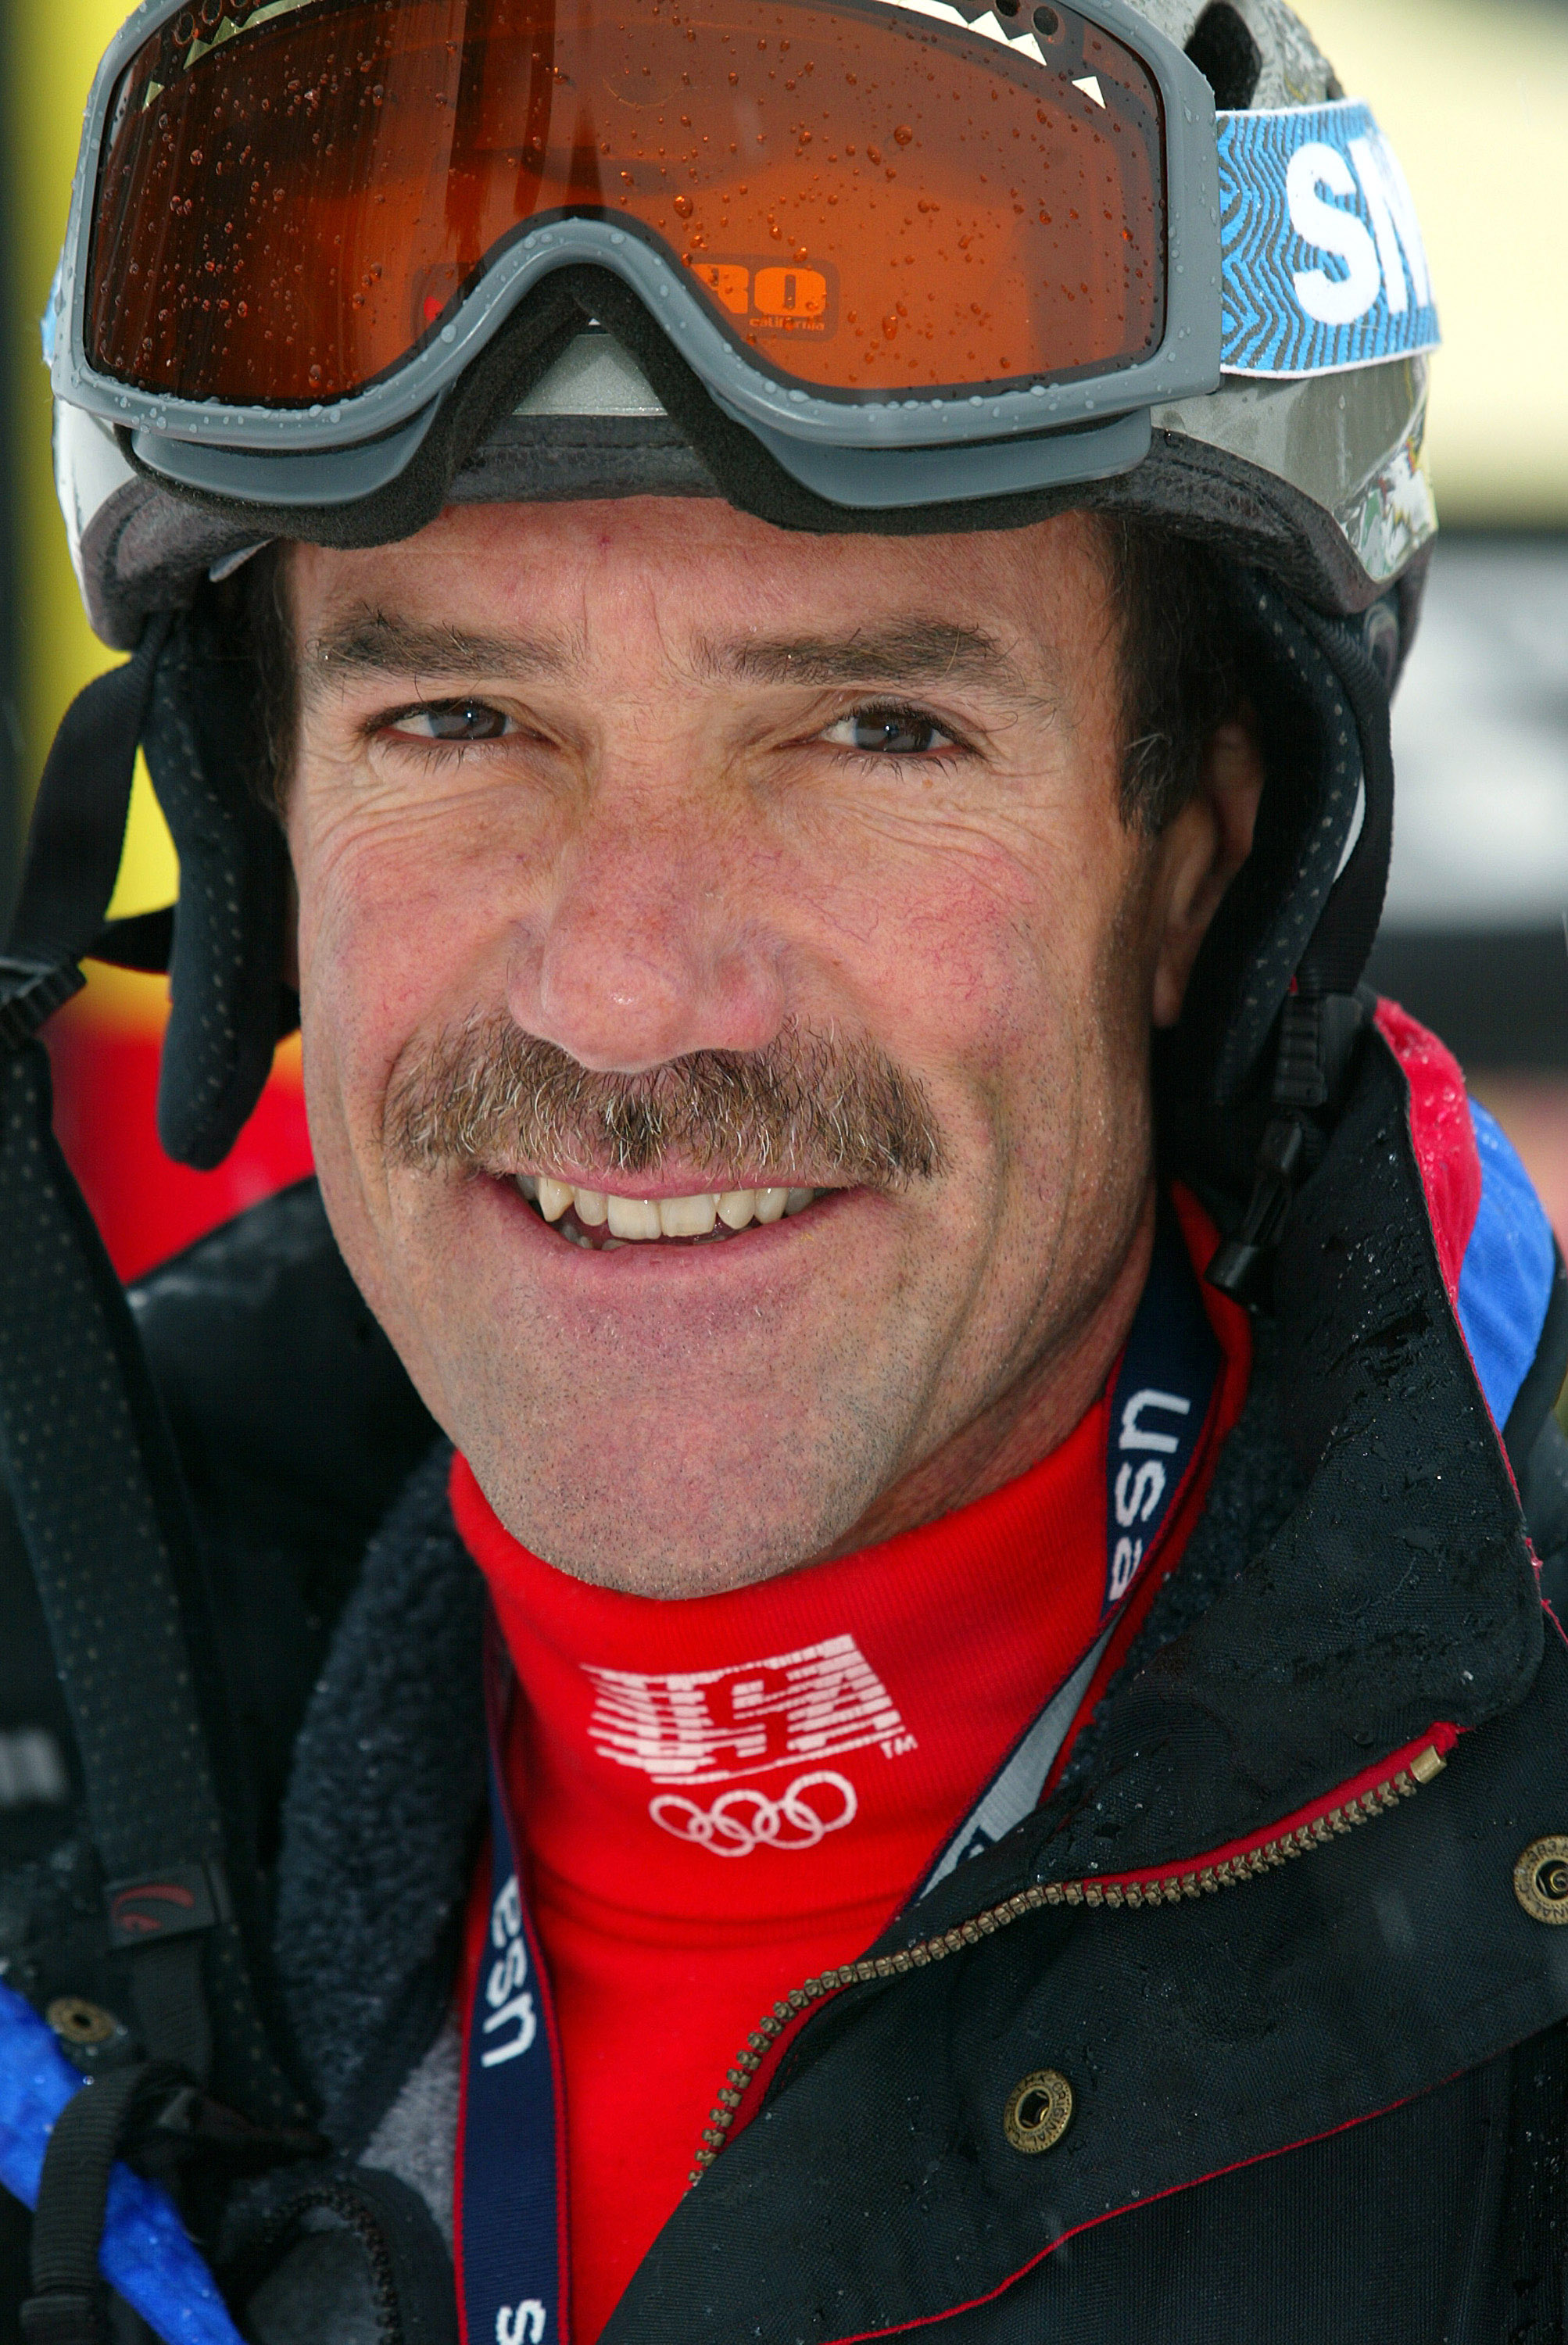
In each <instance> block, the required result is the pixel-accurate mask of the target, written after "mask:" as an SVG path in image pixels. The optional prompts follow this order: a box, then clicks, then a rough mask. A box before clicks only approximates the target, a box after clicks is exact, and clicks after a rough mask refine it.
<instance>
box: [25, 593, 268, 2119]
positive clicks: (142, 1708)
mask: <svg viewBox="0 0 1568 2345" xmlns="http://www.w3.org/2000/svg"><path fill="white" fill-rule="evenodd" d="M172 624H173V622H172V618H171V616H170V615H169V614H160V615H159V616H158V617H157V618H155V619H153V620H149V622H148V625H147V627H146V629H145V630H144V633H143V635H142V639H141V642H140V645H138V647H137V652H136V654H135V655H134V656H133V657H132V659H131V660H129V661H128V662H127V664H126V665H125V666H123V667H120V668H117V669H115V670H113V671H112V672H111V673H110V674H108V675H104V676H100V677H98V678H97V681H96V683H94V684H91V685H88V686H87V689H86V691H84V692H83V693H81V694H79V695H77V698H76V701H75V702H74V703H73V704H72V706H71V708H70V709H69V710H68V711H67V713H66V717H65V719H64V721H63V723H62V724H61V726H60V729H59V732H58V734H57V735H56V739H55V743H54V746H52V748H51V750H50V752H49V756H48V760H47V763H46V767H45V772H44V777H43V780H42V782H41V784H40V786H39V793H38V801H37V805H36V808H35V812H34V818H33V827H32V832H31V836H30V840H29V847H28V853H27V859H26V865H25V874H24V878H23V884H22V889H21V893H20V896H19V898H18V900H17V906H16V910H15V916H14V919H13V923H12V929H11V932H10V938H9V948H10V949H9V953H8V955H7V959H6V961H5V962H0V1229H4V1231H5V1244H3V1245H0V1465H3V1467H4V1469H5V1477H6V1480H7V1483H8V1485H9V1488H10V1492H11V1497H12V1500H13V1503H14V1505H15V1510H16V1515H17V1518H18V1522H19V1525H20V1528H21V1530H22V1533H23V1537H24V1538H25V1542H26V1546H27V1551H28V1556H29V1559H30V1561H31V1564H32V1568H33V1574H34V1579H35V1580H36V1585H37V1589H38V1595H39V1599H40V1601H41V1604H42V1607H43V1610H44V1614H45V1618H46V1620H47V1623H48V1627H49V1634H50V1640H51V1642H52V1644H53V1647H54V1651H55V1660H56V1668H57V1670H58V1672H59V1676H60V1681H61V1686H62V1690H63V1691H64V1694H65V1697H66V1703H67V1706H68V1708H69V1711H70V1713H71V1721H72V1726H73V1729H74V1731H75V1733H76V1742H77V1747H78V1751H79V1753H80V1758H81V1764H82V1773H83V1780H84V1787H85V1791H86V1795H87V1816H88V1822H89V1825H90V1828H91V1832H92V1837H93V1842H94V1844H95V1847H96V1849H97V1855H98V1858H99V1861H100V1863H102V1866H103V1869H104V1873H105V1875H106V1877H107V1879H108V1880H110V1881H111V1882H115V1881H118V1882H119V1883H136V1882H140V1883H152V1884H154V1885H155V1886H156V1884H158V1882H159V1881H160V1879H162V1880H165V1881H172V1884H173V1895H172V1898H166V1900H165V1902H164V1905H163V1907H162V1908H161V1909H160V1907H159V1904H158V1899H157V1898H156V1896H154V1897H152V1898H150V1899H148V1898H143V1899H141V1900H139V1901H138V1902H139V1905H140V1907H141V1909H142V1910H141V1912H140V1914H139V1919H138V1931H141V1932H145V1934H146V1940H147V1943H145V1944H137V1946H136V1947H135V1949H134V1951H133V1952H131V1954H129V1956H128V1960H129V1962H130V1964H131V1969H132V1997H133V2001H134V2003H135V2005H136V2006H137V2020H138V2023H139V2026H140V2030H141V2033H142V2036H143V2040H144V2043H145V2044H146V2046H147V2048H148V2051H149V2052H151V2053H152V2054H154V2055H155V2056H158V2055H168V2056H178V2058H179V2059H180V2061H181V2062H182V2064H184V2065H186V2066H188V2067H189V2069H190V2070H191V2072H192V2073H193V2074H195V2075H197V2076H200V2077H202V2078H203V2079H205V2076H206V2074H207V2071H208V2067H209V2060H210V2054H211V2049H212V2040H213V2025H212V2023H213V2020H214V2019H216V2022H217V2029H216V2033H217V2038H218V2046H219V2054H220V2059H219V2069H220V2082H221V2087H222V2093H223V2097H224V2098H225V2099H227V2100H229V2101H231V2102H234V2103H236V2104H237V2105H238V2106H240V2107H241V2108H242V2109H244V2110H245V2111H246V2112H247V2114H249V2115H251V2116H253V2117H256V2118H257V2119H259V2120H260V2121H261V2122H263V2123H273V2124H289V2123H297V2122H298V2121H299V2120H300V2117H302V2116H303V2115H304V2111H303V2108H302V2106H301V2103H300V2098H299V2096H298V2095H297V2094H296V2092H295V2091H294V2090H293V2089H292V2087H291V2086H290V2084H289V2082H288V2080H287V2078H286V2077H285V2076H284V2075H283V2073H282V2071H281V2069H280V2066H279V2065H278V2062H277V2060H276V2058H275V2056H274V2055H273V2052H272V2048H271V2046H270V2040H269V2037H268V2034H267V2031H266V2028H265V2026H264V2025H263V2023H262V2019H261V2015H260V2011H259V2009H258V2007H257V2004H256V1998H255V1994H254V1989H253V1985H252V1980H251V1976H250V1972H249V1963H248V1961H247V1956H246V1951H245V1946H244V1943H243V1941H242V1939H241V1936H240V1931H239V1925H238V1924H237V1922H236V1920H235V1919H234V1917H233V1914H232V1910H231V1908H230V1906H229V1897H228V1894H227V1893H226V1891H225V1890H224V1887H223V1884H224V1882H225V1875H226V1871H227V1873H229V1875H230V1876H231V1877H233V1880H234V1887H235V1892H236V1894H237V1896H238V1897H239V1900H240V1903H241V1907H242V1912H247V1913H249V1914H251V1916H252V1918H253V1921H254V1924H255V1936H256V1939H257V1942H258V1943H262V1942H263V1925H262V1924H261V1921H260V1912H259V1903H260V1901H259V1897H258V1894H257V1893H256V1890H255V1888H254V1886H253V1884H252V1883H251V1882H250V1879H249V1863H248V1861H247V1859H246V1855H245V1851H246V1847H247V1842H246V1837H245V1834H244V1833H243V1832H242V1830H241V1828H240V1824H239V1818H238V1817H236V1816H230V1817H229V1818H227V1819H226V1818H225V1815H224V1812H223V1811H222V1809H221V1807H220V1803H219V1792H218V1787H217V1784H216V1783H215V1781H214V1777H213V1772H212V1767H211V1763H210V1761H209V1747H208V1746H209V1737H213V1738H215V1739H216V1740H218V1741H221V1740H222V1739H223V1738H224V1737H225V1736H226V1734H227V1731H228V1727H227V1720H228V1704H227V1701H226V1699H225V1695H224V1690H223V1689H222V1687H221V1686H220V1685H219V1684H218V1683H216V1682H215V1681H214V1680H213V1679H212V1675H211V1673H212V1671H213V1670H214V1667H215V1664H214V1662H213V1660H212V1659H211V1656H212V1655H213V1652H214V1650H215V1646H214V1641H213V1639H212V1636H211V1632H210V1628H209V1623H208V1621H207V1619H206V1616H205V1601H206V1589H205V1580H204V1578H203V1574H202V1571H201V1567H200V1563H199V1557H198V1555H197V1553H196V1549H195V1544H194V1536H193V1534H192V1532H191V1530H190V1528H189V1524H188V1517H187V1512H186V1502H185V1497H184V1491H183V1486H182V1484H181V1481H180V1477H179V1470H178V1463H177V1461H176V1459H175V1457H174V1455H173V1451H172V1447H171V1446H170V1443H169V1441H168V1432H167V1428H166V1427H165V1426H164V1423H163V1417H162V1411H161V1407H160V1405H159V1403H158V1396H157V1393H156V1391H155V1389H154V1387H153V1385H152V1380H151V1376H150V1374H149V1372H148V1366H147V1363H146V1360H145V1358H144V1356H143V1354H142V1350H141V1345H140V1342H139V1340H138V1338H137V1333H136V1330H135V1327H134V1325H133V1324H132V1322H131V1317H130V1313H129V1310H128V1308H127V1304H126V1299H125V1294H124V1292H123V1290H122V1288H121V1286H120V1284H119V1281H118V1279H117V1277H116V1275H115V1273H114V1270H113V1267H112V1265H111V1264H110V1263H109V1260H108V1257H107V1254H105V1252H104V1249H103V1245H102V1243H101V1241H100V1240H99V1237H98V1234H97V1229H96V1227H95V1226H94V1223H93V1221H92V1217H91V1215H90V1214H89V1213H88V1212H87V1207H86V1205H85V1203H83V1201H82V1197H81V1193H80V1192H79V1191H78V1190H77V1188H76V1183H75V1182H74V1180H73V1179H72V1177H71V1174H70V1172H69V1169H68V1167H67V1166H66V1161H65V1158H64V1157H63V1155H62V1154H61V1152H60V1150H59V1148H58V1145H57V1144H56V1141H55V1137H54V1132H53V1129H52V1118H51V1091H50V1079H49V1064H48V1060H47V1057H46V1053H45V1051H44V1049H43V1047H42V1045H41V1044H40V1043H39V1042H37V1041H33V1040H29V1039H28V1037H29V1035H30V1034H31V1032H32V1031H33V1030H34V1029H35V1028H36V1024H37V1023H39V1022H41V1018H42V1016H44V1015H46V1014H47V1011H48V1010H49V1009H50V1008H51V1007H54V1006H56V1005H57V1002H58V1001H59V1000H62V999H65V998H66V996H68V993H69V992H70V990H72V989H73V987H74V985H75V984H76V982H78V981H79V978H78V972H77V971H76V960H77V959H79V958H80V957H81V955H82V954H83V953H84V952H86V951H87V949H89V948H90V947H91V946H92V944H93V943H94V942H95V940H96V939H97V938H98V936H99V934H100V932H101V930H102V929H103V927H104V914H105V910H106V908H107V903H108V899H109V897H110V894H111V893H112V891H113V888H114V883H115V878H116V876H117V866H118V861H119V855H120V849H121V846H122V844H123V839H124V832H125V822H126V815H127V808H128V806H129V800H130V789H131V778H132V775H133V773H134V770H135V764H136V753H137V741H138V739H139V737H140V735H141V731H142V729H143V726H145V724H146V722H147V721H148V710H149V707H150V705H151V697H152V692H153V686H154V684H155V681H156V677H157V675H158V663H159V660H160V658H161V656H162V655H163V652H164V648H165V645H166V644H167V643H168V638H169V634H170V629H171V625H172ZM7 1010H8V1011H9V1013H10V1014H9V1017H7V1015H6V1012H7ZM6 1046H8V1047H6ZM204 1672H205V1674H204ZM227 1780H228V1781H229V1782H230V1783H237V1782H238V1780H239V1777H238V1770H237V1769H235V1768H233V1767H232V1766H231V1767H230V1768H229V1770H228V1776H227ZM192 1876H194V1877H195V1878H196V1879H198V1880H200V1881H207V1882H210V1883H212V1884H213V1886H214V1890H215V1894H214V1895H213V1897H212V1899H211V1901H210V1903H211V1907H212V1913H211V1918H210V1920H208V1919H207V1918H206V1917H205V1916H204V1917H203V1921H202V1926H201V1927H200V1929H199V1933H198V1934H189V1935H186V1936H184V1937H183V1939H182V1940H180V1941H178V1942H177V1941H176V1938H175V1933H174V1929H173V1927H172V1926H168V1935H167V1938H164V1935H163V1933H164V1927H165V1926H166V1925H165V1924H160V1918H159V1916H160V1910H161V1911H162V1912H163V1913H165V1914H167V1915H168V1923H169V1924H173V1922H174V1919H175V1917H176V1916H177V1915H178V1912H179V1910H180V1908H179V1904H178V1900H179V1899H180V1897H181V1896H182V1895H185V1892H184V1889H183V1886H182V1884H183V1883H185V1882H186V1881H187V1880H188V1878H190V1877H192ZM185 1902H186V1903H187V1904H188V1902H189V1900H188V1895H185ZM160 1938H161V1939H163V1942H162V1943H159V1941H160ZM143 1965H146V1966H147V1967H146V1975H145V1978H142V1977H139V1976H138V1975H137V1974H138V1973H139V1972H140V1971H141V1969H142V1966H143ZM204 1985H205V1995H204V1993H203V1988H204ZM208 1999H210V2004H211V2015H210V2016H209V2007H208Z"/></svg>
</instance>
